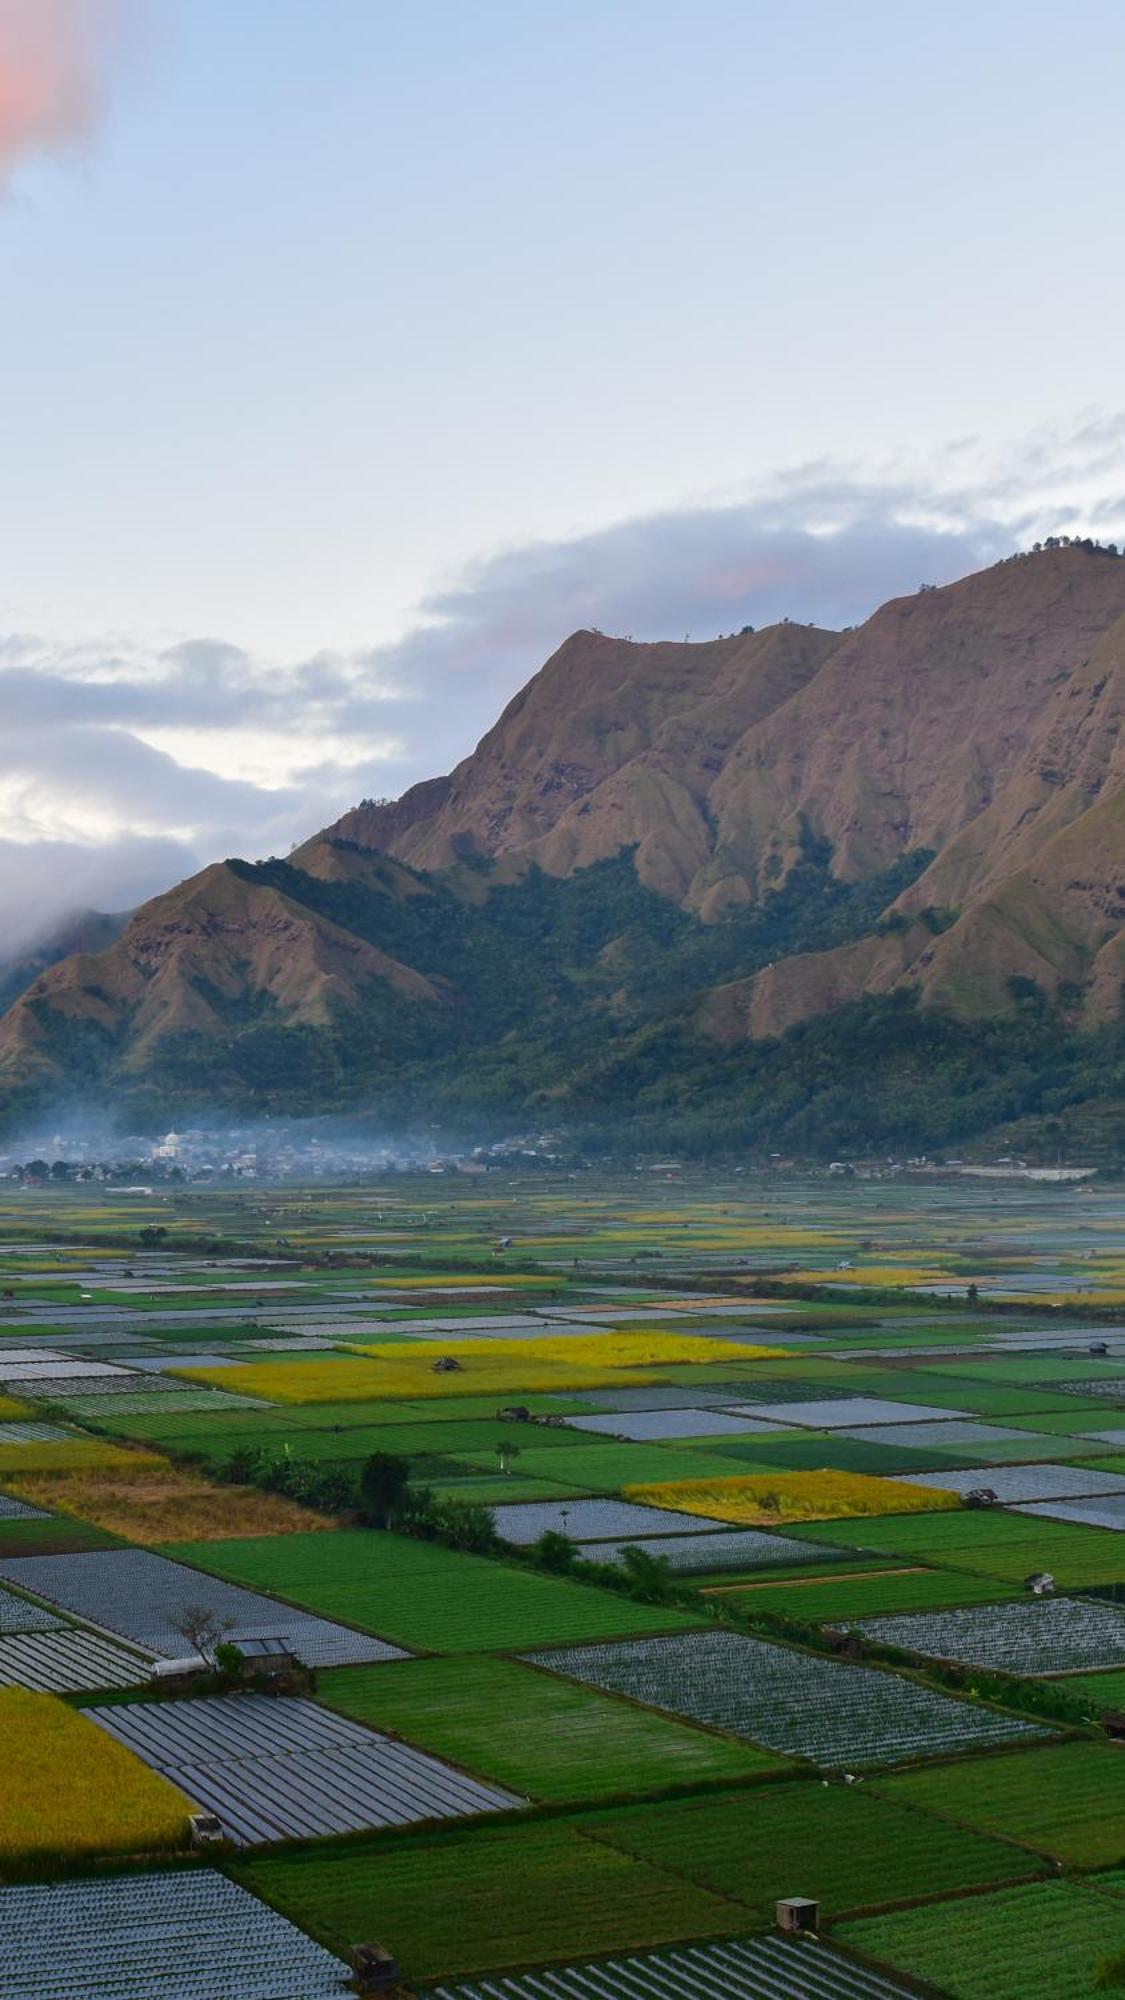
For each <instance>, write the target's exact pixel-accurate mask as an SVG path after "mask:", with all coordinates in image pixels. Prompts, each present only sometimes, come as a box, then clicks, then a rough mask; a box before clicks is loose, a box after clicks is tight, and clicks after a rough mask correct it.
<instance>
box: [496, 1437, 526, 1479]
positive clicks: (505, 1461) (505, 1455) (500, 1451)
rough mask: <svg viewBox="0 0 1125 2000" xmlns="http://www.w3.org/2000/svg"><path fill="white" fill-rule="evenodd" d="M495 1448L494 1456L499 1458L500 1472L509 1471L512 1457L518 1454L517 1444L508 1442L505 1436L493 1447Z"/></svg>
mask: <svg viewBox="0 0 1125 2000" xmlns="http://www.w3.org/2000/svg"><path fill="white" fill-rule="evenodd" d="M495 1450H496V1456H497V1458H498V1459H499V1460H500V1470H501V1472H511V1469H512V1461H513V1459H516V1458H518V1457H519V1455H520V1447H519V1445H518V1444H509V1443H508V1440H507V1438H505V1439H503V1441H502V1442H501V1443H500V1444H498V1445H497V1446H496V1447H495Z"/></svg>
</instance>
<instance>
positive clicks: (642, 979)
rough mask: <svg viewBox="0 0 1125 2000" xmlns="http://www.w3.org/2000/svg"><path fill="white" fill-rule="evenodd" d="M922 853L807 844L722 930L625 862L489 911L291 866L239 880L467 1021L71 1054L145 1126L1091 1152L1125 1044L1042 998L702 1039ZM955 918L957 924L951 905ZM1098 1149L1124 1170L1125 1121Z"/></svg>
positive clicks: (185, 1039)
mask: <svg viewBox="0 0 1125 2000" xmlns="http://www.w3.org/2000/svg"><path fill="white" fill-rule="evenodd" d="M929 858H930V857H929V855H928V854H927V853H925V852H918V853H915V854H912V855H910V856H907V857H905V858H904V860H903V861H901V862H899V863H898V864H896V866H895V867H893V868H892V869H889V870H886V871H884V872H883V873H882V874H880V875H878V876H876V877H872V878H870V879H869V880H868V881H866V882H863V883H859V884H848V883H844V882H841V881H839V880H838V879H837V878H836V877H834V876H833V875H832V874H831V872H830V862H831V854H830V852H829V851H828V850H827V848H825V847H824V846H822V845H818V844H816V843H814V842H812V841H811V840H810V841H807V842H806V846H805V853H804V858H803V859H802V861H801V862H800V863H799V865H798V866H797V868H796V869H795V870H794V871H793V872H792V874H791V875H790V877H789V879H788V880H787V882H786V884H785V886H784V887H783V888H781V889H780V890H778V891H776V892H774V893H772V894H770V895H769V896H767V897H766V899H765V901H764V902H763V903H762V904H761V905H759V906H758V907H757V908H755V909H752V910H750V911H747V912H743V913H740V914H739V915H737V916H735V917H732V918H730V919H728V920H727V921H726V922H724V923H722V924H719V925H710V926H708V925H704V924H701V923H700V922H698V921H697V920H696V919H695V918H694V917H693V916H691V915H689V914H688V913H686V912H684V911H683V910H681V909H679V908H678V907H677V906H676V905H675V904H673V903H671V902H670V901H668V900H667V899H666V898H665V897H663V896H660V895H657V894H656V893H654V892H653V891H651V890H649V889H646V888H645V887H644V886H643V884H642V883H641V882H640V881H639V880H638V877H637V875H636V872H635V869H634V867H633V861H632V855H631V853H629V852H626V853H623V854H621V855H619V856H617V857H615V858H614V859H613V860H610V861H605V862H601V863H598V864H596V865H595V866H593V867H591V868H587V869H584V870H582V871H580V872H578V873H577V874H575V875H573V876H571V877H569V878H566V879H560V878H557V877H554V876H550V875H546V874H543V873H541V872H540V871H538V870H533V871H530V872H529V873H528V874H527V875H525V876H524V877H523V879H522V880H521V881H519V882H518V883H516V884H498V885H497V884H493V883H492V882H491V881H490V879H489V878H490V875H491V873H492V870H491V868H490V867H489V865H488V864H482V865H481V866H480V868H479V870H478V872H479V875H480V878H481V879H480V883H479V889H480V892H481V893H480V896H479V899H474V900H467V899H466V898H465V896H464V895H463V894H454V893H453V891H452V889H451V888H450V887H449V886H448V885H446V884H443V883H442V882H441V880H440V879H439V878H436V877H419V878H418V881H419V886H420V887H422V888H424V889H425V891H426V893H424V894H419V895H417V896H411V897H408V898H405V899H397V898H395V897H393V896H391V895H388V894H386V893H385V892H384V891H383V890H382V889H380V888H379V887H368V886H366V885H364V884H361V883H360V884H357V883H355V882H343V883H341V882H324V881H321V880H320V879H318V878H314V877H312V876H310V875H307V874H305V873H304V872H303V871H302V870H300V869H298V868H296V867H294V866H293V865H292V864H291V863H288V862H285V861H277V860H275V861H269V862H264V863H261V864H258V865H257V866H252V865H250V864H247V863H241V862H236V863H233V864H232V866H233V867H234V868H235V869H236V870H237V871H238V872H239V873H241V874H242V875H243V876H244V877H245V879H247V880H248V881H256V882H260V883H266V884H269V885H271V886H273V887H275V888H277V889H279V890H281V891H283V892H284V894H285V895H287V896H288V897H290V898H292V899H293V900H294V901H295V902H298V903H301V904H304V905H305V906H306V907H308V908H310V909H312V910H315V911H316V912H317V913H318V914H319V915H321V916H324V917H327V918H329V919H331V920H332V921H333V922H334V923H336V924H339V925H341V926H343V927H344V928H346V929H347V930H348V931H350V932H352V933H353V934H355V935H357V936H359V937H361V938H363V939H365V940H366V941H367V942H369V943H372V944H374V945H377V946H378V947H379V948H380V949H381V950H383V951H385V952H388V953H390V954H391V955H392V956H394V957H396V958H399V959H401V960H402V961H403V962H404V963H406V964H408V965H411V966H413V967H415V968H416V969H417V970H418V971H420V972H423V973H425V974H427V975H428V976H430V977H432V978H433V979H434V980H435V983H437V984H438V985H439V987H440V988H441V990H442V991H443V992H445V993H447V994H448V1004H446V1005H443V1006H434V1005H432V1004H419V1003H417V1002H414V1001H411V1000H408V999H406V998H404V997H403V996H402V995H400V994H398V993H396V992H395V991H393V990H392V989H391V988H390V987H386V988H380V989H378V990H377V991H376V992H373V994H372V997H371V1000H370V1001H369V1003H368V1004H367V1005H366V1006H364V1007H363V1008H361V1009H349V1010H346V1011H345V1010H341V1011H340V1012H339V1014H338V1015H337V1018H336V1019H335V1021H334V1022H333V1024H332V1025H331V1027H328V1028H321V1029H318V1028H312V1027H300V1026H296V1027H295V1026H292V1025H286V1024H285V1023H284V1022H283V1021H281V1020H279V1019H278V1018H277V1016H276V1012H275V1010H274V1008H273V1006H272V1003H265V1002H263V1003H259V1002H254V1001H249V1002H247V1001H244V1002H241V1003H240V1004H239V1005H238V1006H237V1007H235V1008H232V1007H231V1005H230V1003H229V1001H225V1000H222V999H221V997H220V996H218V995H209V996H208V997H209V998H212V999H213V1001H214V1002H215V1004H216V1005H221V1006H222V1008H223V1010H224V1017H225V1020H226V1023H227V1028H228V1034H227V1036H226V1038H225V1040H223V1041H221V1042H217V1041H216V1039H215V1038H214V1037H213V1036H204V1035H195V1034H183V1035H179V1036H177V1037H174V1038H169V1039H168V1040H167V1041H165V1042H164V1043H162V1044H160V1045H159V1048H158V1050H157V1053H156V1055H155V1057H154V1059H153V1061H152V1063H151V1065H150V1067H149V1068H148V1069H147V1070H146V1071H145V1072H144V1074H143V1076H142V1077H139V1078H131V1077H124V1076H121V1075H120V1074H119V1072H118V1070H117V1059H118V1045H117V1044H116V1043H115V1042H114V1041H113V1040H112V1039H111V1038H109V1037H108V1036H106V1035H105V1034H104V1033H103V1031H102V1030H100V1029H99V1028H97V1027H95V1026H94V1025H92V1024H91V1023H90V1022H88V1021H86V1022H83V1023H82V1024H81V1025H80V1026H75V1025H72V1024H69V1023H67V1022H66V1021H65V1020H64V1019H63V1018H62V1017H60V1016H59V1015H57V1014H53V1013H50V1012H49V1011H47V1010H44V1014H43V1027H44V1031H45V1035H46V1037H47V1046H48V1047H49V1048H50V1049H51V1051H52V1053H54V1054H55V1055H56V1056H57V1057H58V1058H59V1059H60V1060H61V1062H62V1063H63V1065H64V1066H65V1068H66V1070H67V1071H68V1072H69V1073H71V1074H74V1073H75V1072H76V1071H79V1072H80V1073H81V1074H82V1075H83V1077H84V1079H85V1082H86V1086H87V1087H88V1088H94V1089H97V1088H100V1089H105V1088H106V1087H107V1086H109V1085H114V1086H115V1087H117V1088H118V1089H120V1088H121V1087H122V1086H125V1087H127V1089H128V1092H129V1105H130V1113H131V1115H132V1116H134V1117H135V1118H136V1119H137V1121H138V1122H144V1123H148V1122H152V1123H161V1122H163V1121H165V1120H167V1119H170V1118H175V1117H176V1116H178V1115H182V1113H183V1111H184V1110H185V1109H186V1108H188V1107H193V1108H195V1109H199V1108H200V1107H203V1106H207V1107H209V1108H211V1109H213V1110H215V1111H218V1112H224V1113H234V1114H239V1115H242V1114H245V1113H257V1112H267V1113H272V1114H274V1115H302V1114H305V1115H308V1114H324V1113H328V1114H333V1113H348V1114H351V1115H355V1114H357V1113H359V1114H366V1115H369V1116H370V1117H371V1118H372V1119H373V1120H374V1121H375V1122H378V1123H379V1124H381V1125H383V1126H384V1127H385V1126H386V1125H388V1124H393V1125H394V1126H396V1127H397V1128H398V1129H407V1128H413V1127H416V1126H418V1125H423V1124H424V1125H430V1124H434V1123H437V1124H439V1125H441V1126H443V1127H445V1128H446V1129H449V1130H456V1131H462V1132H465V1133H466V1134H471V1135H473V1136H474V1137H480V1136H489V1135H490V1134H492V1133H499V1132H502V1131H505V1130H510V1129H512V1127H513V1125H514V1124H519V1123H525V1122H527V1120H528V1119H531V1120H532V1121H533V1122H535V1123H537V1124H540V1125H543V1124H546V1125H551V1126H556V1125H557V1126H559V1127H562V1128H564V1129H565V1130H566V1131H567V1132H568V1133H570V1134H571V1135H572V1136H573V1138H574V1140H575V1143H577V1144H579V1145H580V1146H581V1147H582V1149H583V1150H585V1151H588V1152H612V1151H614V1150H631V1149H637V1148H642V1149H643V1148H647V1147H653V1146H655V1147H658V1148H665V1147H673V1148H675V1149H677V1150H680V1151H685V1152H690V1153H693V1154H708V1153H715V1152H740V1151H747V1150H749V1151H755V1150H768V1149H770V1148H779V1149H782V1150H784V1151H793V1152H798V1153H802V1154H825V1153H829V1154H830V1153H836V1152H845V1151H848V1150H852V1151H855V1150H870V1149H875V1150H881V1149H890V1150H896V1151H902V1150H922V1149H926V1148H935V1147H943V1148H949V1147H951V1146H954V1147H955V1146H958V1145H960V1144H961V1143H963V1142H964V1141H966V1140H970V1139H971V1138H972V1137H973V1135H974V1134H977V1133H982V1132H986V1131H990V1130H993V1129H994V1128H996V1127H1002V1126H1010V1125H1021V1136H1022V1137H1023V1138H1024V1140H1025V1141H1026V1143H1028V1144H1029V1145H1031V1147H1032V1149H1033V1150H1034V1149H1036V1148H1037V1149H1038V1150H1039V1151H1041V1152H1042V1151H1043V1150H1045V1149H1046V1150H1049V1149H1050V1148H1051V1147H1052V1146H1053V1145H1056V1144H1061V1143H1062V1141H1063V1139H1064V1138H1065V1139H1066V1140H1067V1141H1071V1140H1073V1139H1074V1138H1075V1137H1076V1136H1078V1137H1079V1138H1080V1137H1081V1136H1082V1134H1083V1132H1084V1130H1085V1127H1086V1124H1087V1123H1088V1122H1089V1121H1088V1119H1087V1118H1086V1113H1087V1112H1088V1111H1090V1110H1091V1108H1092V1107H1093V1106H1095V1104H1097V1105H1104V1104H1105V1103H1106V1102H1107V1101H1108V1102H1109V1103H1111V1104H1112V1101H1113V1100H1114V1099H1115V1098H1116V1099H1120V1100H1122V1101H1123V1102H1125V1029H1122V1028H1120V1027H1118V1026H1117V1025H1116V1024H1115V1025H1113V1026H1110V1027H1107V1028H1103V1029H1100V1030H1099V1031H1098V1032H1097V1033H1095V1034H1090V1035H1083V1034H1081V1033H1079V1032H1078V1031H1077V1030H1076V1029H1075V1028H1074V1027H1073V1026H1072V1025H1071V1024H1070V1022H1069V1021H1068V1018H1067V1016H1066V1014H1065V1011H1061V1010H1060V1009H1058V1008H1057V1007H1054V1006H1052V1005H1050V1004H1048V1002H1047V1001H1046V999H1045V997H1044V996H1043V995H1042V994H1041V993H1039V991H1038V990H1037V989H1036V988H1034V987H1032V986H1030V985H1029V984H1028V983H1026V982H1023V983H1018V984H1017V988H1016V990H1014V991H1013V995H1012V1007H1011V1009H1010V1011H1009V1012H1007V1013H1006V1014H1004V1015H1001V1016H998V1017H996V1018H993V1019H991V1020H988V1021H983V1022H977V1023H964V1022H960V1021H956V1020H954V1019H953V1018H952V1017H950V1016H948V1015H944V1014H942V1013H940V1012H937V1011H936V1010H933V1009H925V1010H923V1009H921V1008H919V1007H918V1005H917V1004H916V1001H915V1000H914V998H913V996H912V995H911V994H910V993H898V994H895V995H892V996H889V997H882V998H871V999H866V1000H863V1001H860V1002H858V1003H856V1004H855V1005H853V1006H850V1007H846V1008H843V1009H840V1010H838V1011H837V1012H836V1013H834V1014H832V1015H829V1016H825V1017H822V1018H820V1019H817V1020H813V1021H810V1022H807V1023H804V1024H802V1025H801V1026H798V1027H796V1028H794V1029H792V1030H791V1031H790V1032H789V1033H788V1034H786V1035H784V1036H782V1037H780V1038H778V1039H776V1040H771V1041H767V1042H759V1043H753V1044H751V1043H741V1044H738V1045H736V1046H733V1047H720V1046H718V1045H716V1044H715V1043H714V1042H713V1041H711V1040H709V1039H707V1038H706V1037H704V1036H703V1035H702V1034H701V1033H700V1031H699V1029H698V1027H697V1025H696V1018H695V1017H696V1009H697V1006H698V1001H699V999H700V997H701V995H702V994H703V993H704V992H705V991H706V990H707V989H708V988H709V987H712V986H715V985H716V984H719V983H721V982H722V981H724V980H727V979H736V978H741V977H744V976H746V975H747V974H749V973H752V972H754V971H756V970H758V969H760V968H761V967H762V966H764V965H766V964H768V963H769V962H770V961H771V960H773V959H776V958H780V957H784V956H787V955H788V954H790V953H794V952H801V951H820V950H825V949H827V948H829V947H831V946H833V945H838V944H844V943H847V942H849V941H850V940H852V939H854V938H858V937H861V936H863V935H865V934H866V933H867V932H869V931H870V930H871V929H872V928H873V927H874V926H875V925H876V924H877V923H878V921H879V916H880V912H882V911H884V910H885V909H886V908H887V905H888V903H889V902H891V901H892V900H893V899H894V897H895V896H897V895H898V894H899V893H900V892H901V890H902V889H904V888H905V887H906V886H907V885H908V884H909V883H910V882H911V881H913V880H914V879H915V878H916V877H917V875H918V874H919V873H920V872H921V871H922V869H923V868H924V867H925V866H926V864H927V862H928V860H929ZM932 914H933V920H934V923H935V925H937V924H939V923H940V922H941V921H942V920H943V919H942V913H939V912H934V913H932ZM1099 1144H1100V1146H1101V1148H1102V1151H1103V1153H1104V1152H1105V1151H1106V1150H1108V1152H1109V1153H1110V1154H1114V1153H1115V1152H1122V1153H1125V1117H1123V1118H1122V1119H1121V1121H1120V1140H1119V1137H1118V1125H1117V1124H1116V1123H1115V1122H1114V1119H1113V1117H1112V1116H1111V1117H1109V1118H1108V1119H1107V1118H1106V1116H1105V1115H1104V1114H1103V1115H1101V1116H1100V1121H1099Z"/></svg>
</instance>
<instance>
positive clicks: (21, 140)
mask: <svg viewBox="0 0 1125 2000" xmlns="http://www.w3.org/2000/svg"><path fill="white" fill-rule="evenodd" d="M126 11H127V9H126V0H0V182H2V181H5V180H7V179H8V177H9V176H10V175H11V173H12V171H13V169H14V168H15V167H16V166H18V165H19V164H20V163H21V162H22V161H23V160H24V159H26V158H27V157H28V156H29V155H33V154H36V153H55V152H62V151H67V150H69V149H70V148H72V147H74V146H81V145H83V144H85V143H87V142H88V141H89V139H90V138H91V136H92V134H93V132H94V131H95V129H96V127H97V124H98V120H99V118H100V116H101V113H102V109H103V105H104V93H105V78H106V69H107V65H108V62H109V59H110V57H111V56H112V54H113V52H114V49H115V47H116V46H117V45H118V43H119V40H120V36H121V33H122V30H123V28H124V25H125V19H126Z"/></svg>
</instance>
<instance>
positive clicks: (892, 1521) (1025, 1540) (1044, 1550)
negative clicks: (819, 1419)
mask: <svg viewBox="0 0 1125 2000" xmlns="http://www.w3.org/2000/svg"><path fill="white" fill-rule="evenodd" d="M792 1532H793V1533H794V1534H796V1535H798V1536H800V1537H802V1538H807V1539H810V1540H811V1539H815V1540H817V1541H821V1542H833V1543H834V1544H835V1545H836V1546H837V1547H838V1548H850V1549H864V1550H866V1549H871V1550H874V1551H875V1552H876V1553H877V1554H880V1555H888V1556H902V1557H904V1558H909V1559H912V1560H914V1561H917V1562H923V1563H925V1562H932V1563H936V1564H943V1565H947V1566H948V1567H949V1568H950V1569H957V1570H968V1571H970V1573H972V1574H974V1575H977V1576H987V1577H995V1578H996V1579H997V1580H998V1581H1000V1582H1002V1583H1020V1582H1022V1581H1023V1579H1024V1578H1025V1577H1026V1576H1028V1575H1029V1574H1031V1573H1032V1572H1033V1571H1036V1570H1044V1569H1048V1570H1050V1571H1051V1572H1052V1574H1053V1575H1054V1577H1055V1579H1056V1582H1057V1583H1058V1584H1059V1585H1060V1587H1061V1588H1062V1589H1064V1590H1069V1589H1074V1590H1081V1589H1083V1588H1087V1587H1088V1586H1089V1585H1091V1584H1096V1583H1119V1582H1125V1536H1123V1535H1120V1534H1117V1533H1115V1532H1114V1530H1113V1529H1111V1528H1084V1527H1074V1526H1071V1525H1070V1524H1069V1523H1067V1522H1063V1521H1051V1520H1045V1519H1041V1518H1039V1517H1038V1516H1036V1515H1026V1514H1007V1513H1003V1512H1001V1511H988V1512H982V1513H948V1514H890V1515H884V1516H883V1517H882V1518H881V1519H879V1520H872V1521H831V1522H827V1523H826V1522H822V1521H818V1522H816V1523H815V1524H812V1523H810V1524H809V1525H807V1526H799V1527H796V1528H794V1529H793V1530H792Z"/></svg>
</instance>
